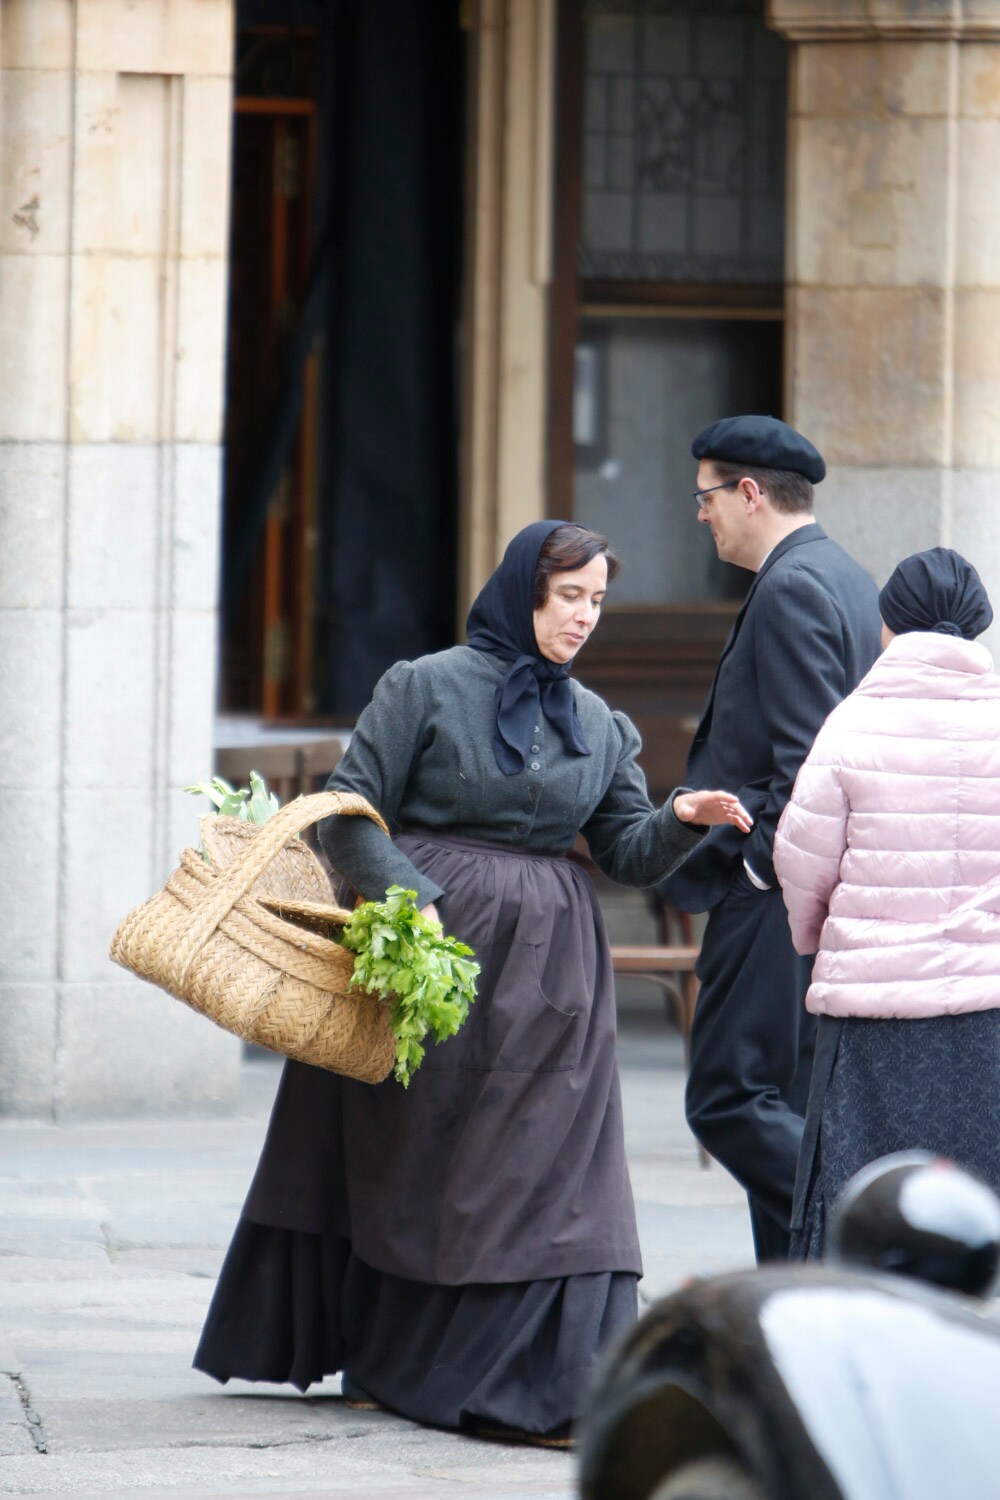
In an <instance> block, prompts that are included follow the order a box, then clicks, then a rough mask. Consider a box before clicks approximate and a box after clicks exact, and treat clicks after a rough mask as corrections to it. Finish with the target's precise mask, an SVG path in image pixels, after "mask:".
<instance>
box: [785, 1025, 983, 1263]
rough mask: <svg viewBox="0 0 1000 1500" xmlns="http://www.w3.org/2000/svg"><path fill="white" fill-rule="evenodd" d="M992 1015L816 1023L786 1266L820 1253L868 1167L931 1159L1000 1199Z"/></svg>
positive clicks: (813, 1257) (815, 1256)
mask: <svg viewBox="0 0 1000 1500" xmlns="http://www.w3.org/2000/svg"><path fill="white" fill-rule="evenodd" d="M998 1089H1000V1010H985V1011H973V1012H970V1013H968V1014H962V1015H956V1016H932V1017H929V1018H928V1019H926V1020H922V1021H881V1020H870V1019H868V1018H863V1017H848V1018H847V1019H841V1018H839V1017H832V1016H822V1017H820V1023H819V1030H818V1033H817V1040H816V1055H815V1061H814V1064H813V1080H812V1088H811V1090H810V1094H809V1106H808V1109H807V1112H806V1128H805V1136H804V1140H803V1147H802V1155H801V1157H800V1159H799V1171H798V1177H797V1180H796V1194H795V1196H796V1206H795V1211H794V1214H793V1221H792V1245H791V1251H790V1259H792V1260H812V1259H818V1258H819V1257H820V1256H822V1254H823V1249H824V1245H825V1241H826V1227H827V1219H828V1215H829V1210H830V1209H831V1208H832V1206H833V1205H834V1204H835V1203H836V1201H837V1198H838V1197H839V1196H840V1194H841V1192H842V1191H843V1189H844V1187H845V1186H846V1184H847V1182H848V1181H849V1180H850V1178H851V1177H853V1176H854V1174H855V1172H860V1170H861V1168H862V1167H865V1166H867V1165H868V1164H869V1162H873V1161H877V1160H878V1159H879V1157H881V1156H888V1155H890V1154H891V1153H893V1152H895V1151H916V1150H922V1151H930V1152H933V1153H934V1155H936V1156H946V1157H949V1158H950V1159H951V1160H953V1161H956V1162H958V1163H959V1165H960V1166H964V1167H968V1168H970V1169H971V1170H972V1171H973V1172H975V1173H977V1174H978V1175H979V1176H980V1177H982V1178H983V1179H984V1181H986V1182H988V1183H989V1184H990V1186H991V1187H992V1188H993V1189H994V1191H996V1192H997V1193H1000V1127H998V1125H997V1116H996V1107H997V1093H998Z"/></svg>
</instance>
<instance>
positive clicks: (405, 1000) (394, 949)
mask: <svg viewBox="0 0 1000 1500" xmlns="http://www.w3.org/2000/svg"><path fill="white" fill-rule="evenodd" d="M416 894H417V893H416V891H406V890H404V889H403V887H402V886H401V885H393V886H390V887H389V889H388V890H387V891H386V893H385V900H384V901H366V902H365V903H364V905H363V906H359V907H358V908H357V910H356V911H355V912H354V913H353V915H352V916H351V919H350V921H349V922H345V923H344V929H343V933H342V935H341V938H340V941H341V942H342V943H343V945H344V947H345V948H349V949H350V950H351V952H352V953H354V954H356V955H357V957H356V958H355V960H354V977H353V979H352V980H351V985H352V986H354V985H357V986H358V987H359V988H360V989H363V990H368V991H369V993H372V994H376V995H379V996H388V1003H389V1004H390V1005H391V1006H392V1029H393V1031H394V1033H395V1036H396V1067H395V1077H396V1078H397V1079H398V1081H399V1082H400V1083H401V1084H402V1085H403V1087H404V1088H407V1087H408V1086H409V1082H410V1078H411V1076H412V1074H413V1073H414V1072H415V1071H416V1070H417V1068H419V1066H420V1064H421V1062H422V1061H423V1056H424V1047H423V1041H424V1038H425V1037H426V1036H427V1034H428V1032H429V1033H430V1034H431V1036H432V1037H433V1038H434V1040H435V1042H443V1041H444V1040H445V1038H446V1037H449V1036H454V1035H455V1032H456V1031H457V1030H458V1028H459V1027H460V1026H461V1024H462V1022H463V1021H464V1020H465V1018H466V1016H467V1015H468V1014H469V1006H470V1004H471V1003H472V1001H473V1000H474V999H475V998H476V977H477V975H478V974H479V965H478V964H477V963H476V962H475V959H474V957H473V952H472V949H471V948H469V947H467V945H466V944H465V943H460V942H459V941H458V940H457V939H456V938H453V937H445V935H444V933H443V931H442V928H441V923H440V922H434V921H432V920H431V919H430V918H429V917H424V916H422V915H421V914H420V912H419V911H418V910H417V902H416Z"/></svg>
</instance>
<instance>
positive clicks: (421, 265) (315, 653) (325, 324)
mask: <svg viewBox="0 0 1000 1500" xmlns="http://www.w3.org/2000/svg"><path fill="white" fill-rule="evenodd" d="M236 48H237V55H236V90H235V92H236V99H235V109H234V132H233V173H232V181H233V201H232V223H231V246H230V249H231V260H230V264H231V279H230V301H229V352H228V367H227V388H226V431H225V443H226V478H225V511H224V537H223V576H222V594H223V624H222V653H221V659H222V673H221V675H222V682H221V693H220V700H221V706H222V709H223V710H224V711H225V712H227V713H234V712H235V713H245V714H250V715H253V716H255V717H259V718H263V719H265V720H268V721H272V722H282V721H286V722H288V721H299V722H302V721H308V720H317V719H318V720H331V719H335V720H337V721H339V722H343V721H344V720H345V719H347V718H349V717H351V716H352V715H353V714H354V713H355V712H356V711H357V710H358V709H359V708H360V707H362V706H363V705H364V703H365V702H366V701H367V699H368V697H369V696H370V693H371V689H372V687H373V685H374V683H375V681H376V680H377V678H378V677H379V676H380V675H381V673H382V672H383V671H384V670H385V669H386V667H388V666H389V665H390V664H391V663H392V662H393V661H395V660H397V659H399V658H400V657H407V656H415V655H418V654H420V653H422V652H425V651H431V650H436V649H439V648H441V647H443V646H447V645H450V644H451V643H452V641H453V639H454V613H455V596H456V576H455V572H456V564H455V543H454V538H455V532H456V516H457V446H458V444H457V421H456V404H457V400H456V391H455V366H456V360H455V344H456V336H457V318H458V309H459V307H460V274H461V264H460V247H461V241H462V234H461V220H462V194H461V186H462V157H463V152H462V144H463V136H464V124H463V110H464V76H463V75H464V48H463V43H462V34H461V31H460V28H459V16H458V8H457V7H456V6H454V5H453V4H451V3H443V0H434V3H432V4H428V5H426V6H418V7H414V6H412V5H410V4H408V3H407V0H336V3H335V0H331V3H324V0H240V3H239V4H238V6H237V38H236Z"/></svg>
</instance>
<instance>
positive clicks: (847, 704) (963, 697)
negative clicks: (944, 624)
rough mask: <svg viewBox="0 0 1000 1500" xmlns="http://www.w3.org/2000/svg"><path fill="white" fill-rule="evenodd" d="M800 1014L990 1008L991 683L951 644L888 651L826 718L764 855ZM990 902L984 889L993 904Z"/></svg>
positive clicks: (996, 837) (980, 665)
mask: <svg viewBox="0 0 1000 1500" xmlns="http://www.w3.org/2000/svg"><path fill="white" fill-rule="evenodd" d="M774 866H775V870H776V871H777V874H778V879H779V880H780V881H781V884H782V887H783V888H784V895H785V904H786V906H787V907H788V917H789V922H790V924H791V929H792V940H793V942H794V944H795V947H796V949H797V951H798V952H799V953H813V952H816V951H817V950H818V953H817V958H816V965H815V968H814V969H813V980H812V985H811V986H810V989H809V994H808V996H807V998H806V1006H807V1008H808V1009H809V1010H811V1011H814V1012H816V1013H817V1014H820V1015H833V1016H884V1017H901V1018H908V1019H914V1018H919V1017H921V1016H940V1015H952V1014H955V1013H956V1012H959V1011H970V1010H989V1009H992V1008H994V1007H996V1006H1000V677H998V676H997V674H996V673H995V672H994V671H993V662H992V659H991V658H990V655H989V652H988V651H986V650H985V648H984V647H982V646H977V645H975V644H974V643H970V642H968V641H962V640H958V639H956V638H955V637H953V636H946V635H932V634H929V633H924V632H914V633H912V634H907V635H901V636H897V637H896V639H895V640H893V641H891V642H890V644H889V647H888V649H887V650H886V651H885V652H884V654H883V655H882V656H880V657H879V659H878V661H876V663H875V665H874V666H873V667H872V669H871V671H870V672H869V673H868V676H867V677H865V678H864V679H863V680H862V682H860V683H859V685H858V687H857V688H856V689H855V691H854V692H853V693H852V694H851V695H850V697H849V698H845V700H844V702H843V703H841V704H840V705H839V706H838V707H837V708H835V709H834V710H833V712H832V713H831V714H830V716H829V718H828V719H827V721H826V723H825V724H824V726H823V728H822V729H821V730H820V732H819V735H818V736H817V738H816V743H815V744H814V746H813V748H812V750H811V751H810V753H809V756H808V758H807V759H806V761H805V762H804V764H803V766H802V768H801V770H800V771H799V774H798V778H797V780H796V782H795V790H794V792H793V793H792V799H791V801H790V802H789V803H788V806H787V807H786V808H785V811H784V813H783V814H782V817H781V822H780V823H779V825H778V832H777V836H776V839H775V848H774ZM994 887H995V888H994Z"/></svg>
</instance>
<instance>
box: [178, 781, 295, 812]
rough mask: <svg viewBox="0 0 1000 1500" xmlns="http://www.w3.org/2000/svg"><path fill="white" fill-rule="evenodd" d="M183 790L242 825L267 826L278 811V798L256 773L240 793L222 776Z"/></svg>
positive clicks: (242, 787)
mask: <svg viewBox="0 0 1000 1500" xmlns="http://www.w3.org/2000/svg"><path fill="white" fill-rule="evenodd" d="M184 790H185V791H186V792H190V793H191V794H192V796H194V797H207V798H208V800H209V801H210V802H211V803H213V804H214V807H215V811H216V812H217V813H220V814H221V815H222V817H224V818H239V819H240V821H241V822H242V823H266V822H267V820H268V818H270V817H272V816H273V814H274V813H276V812H277V811H278V807H279V803H278V799H277V797H276V796H275V795H274V793H273V792H269V791H268V789H267V787H266V785H265V783H264V778H263V776H260V775H258V773H257V772H256V771H251V772H250V785H249V787H245V786H241V787H240V789H239V791H237V790H236V788H235V787H232V786H230V785H229V782H228V781H225V780H223V778H222V777H221V776H213V777H212V779H211V781H198V782H196V783H195V784H194V786H186V787H185V788H184Z"/></svg>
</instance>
